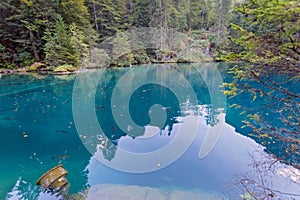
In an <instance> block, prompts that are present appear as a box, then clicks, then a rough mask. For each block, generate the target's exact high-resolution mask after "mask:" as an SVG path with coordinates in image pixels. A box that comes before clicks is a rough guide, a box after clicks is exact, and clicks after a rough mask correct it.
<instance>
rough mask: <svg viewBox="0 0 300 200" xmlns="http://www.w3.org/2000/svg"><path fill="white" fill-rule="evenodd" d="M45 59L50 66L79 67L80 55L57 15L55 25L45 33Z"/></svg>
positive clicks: (66, 28)
mask: <svg viewBox="0 0 300 200" xmlns="http://www.w3.org/2000/svg"><path fill="white" fill-rule="evenodd" d="M44 40H45V41H46V44H45V48H44V51H45V55H46V57H45V59H46V61H47V63H48V64H49V65H50V66H60V65H64V64H71V65H74V66H79V65H80V55H79V52H78V50H77V47H76V44H75V43H74V41H73V40H72V35H71V33H70V32H69V28H68V26H67V24H66V23H65V22H64V20H63V18H62V17H61V16H60V15H58V16H57V18H56V23H55V25H54V26H53V27H52V28H51V29H48V30H47V31H46V33H45V36H44Z"/></svg>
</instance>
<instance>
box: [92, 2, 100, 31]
mask: <svg viewBox="0 0 300 200" xmlns="http://www.w3.org/2000/svg"><path fill="white" fill-rule="evenodd" d="M93 13H94V21H95V29H96V31H97V32H98V31H99V25H98V22H97V12H96V5H95V2H93Z"/></svg>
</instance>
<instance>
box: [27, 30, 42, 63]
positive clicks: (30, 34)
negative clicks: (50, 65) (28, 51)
mask: <svg viewBox="0 0 300 200" xmlns="http://www.w3.org/2000/svg"><path fill="white" fill-rule="evenodd" d="M29 36H30V41H31V45H32V49H33V53H34V58H35V59H36V60H37V61H40V60H41V59H40V55H39V52H38V50H37V48H36V46H35V44H34V34H33V31H32V30H29Z"/></svg>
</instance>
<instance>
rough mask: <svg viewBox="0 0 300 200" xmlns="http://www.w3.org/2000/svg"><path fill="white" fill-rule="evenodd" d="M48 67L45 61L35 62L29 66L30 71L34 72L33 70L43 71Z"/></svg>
mask: <svg viewBox="0 0 300 200" xmlns="http://www.w3.org/2000/svg"><path fill="white" fill-rule="evenodd" d="M44 69H46V65H45V64H44V63H41V62H35V63H33V64H32V65H30V66H29V67H28V70H27V71H29V72H33V71H42V70H44Z"/></svg>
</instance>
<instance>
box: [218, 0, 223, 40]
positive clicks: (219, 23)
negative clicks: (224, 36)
mask: <svg viewBox="0 0 300 200" xmlns="http://www.w3.org/2000/svg"><path fill="white" fill-rule="evenodd" d="M218 4H219V20H218V38H217V41H220V33H221V22H222V17H223V16H222V13H223V11H222V9H223V4H222V0H219V2H218Z"/></svg>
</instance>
